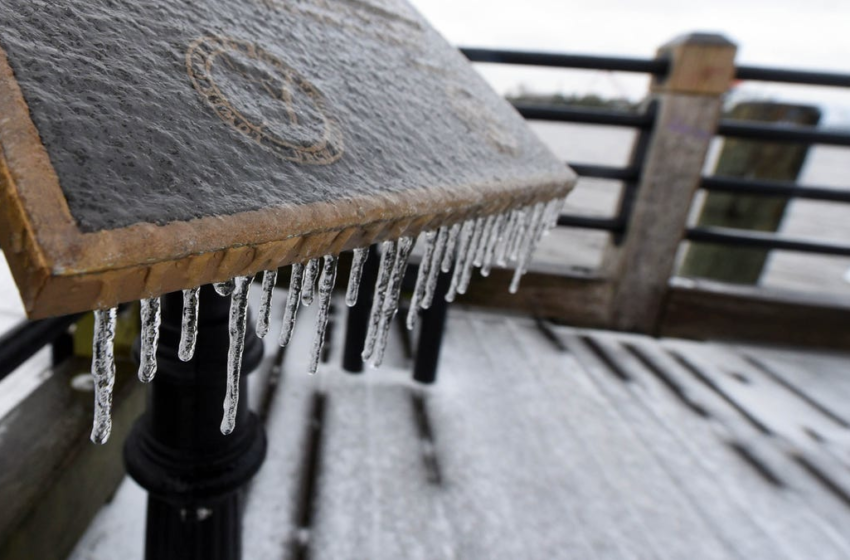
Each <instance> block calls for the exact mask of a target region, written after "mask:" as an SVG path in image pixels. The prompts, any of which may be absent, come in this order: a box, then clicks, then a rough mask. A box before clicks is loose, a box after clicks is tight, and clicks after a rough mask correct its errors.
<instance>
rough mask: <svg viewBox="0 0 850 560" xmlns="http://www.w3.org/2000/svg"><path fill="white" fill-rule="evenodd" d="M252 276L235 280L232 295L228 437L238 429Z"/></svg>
mask: <svg viewBox="0 0 850 560" xmlns="http://www.w3.org/2000/svg"><path fill="white" fill-rule="evenodd" d="M253 279H254V278H253V277H251V276H237V277H236V278H234V279H233V280H234V284H233V293H231V294H230V322H229V330H230V348H229V349H228V350H227V392H226V393H225V395H224V415H223V416H222V418H221V433H223V434H224V435H228V434H230V433H231V432H233V429H234V428H235V427H236V410H237V409H238V407H239V374H240V373H241V371H242V353H243V352H244V350H245V330H246V327H247V324H248V290H250V288H251V281H253Z"/></svg>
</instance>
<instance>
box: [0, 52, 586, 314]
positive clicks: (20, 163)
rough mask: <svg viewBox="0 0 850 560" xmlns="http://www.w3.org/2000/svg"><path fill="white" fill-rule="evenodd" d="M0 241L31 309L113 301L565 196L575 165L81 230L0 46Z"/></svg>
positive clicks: (53, 310) (72, 308)
mask: <svg viewBox="0 0 850 560" xmlns="http://www.w3.org/2000/svg"><path fill="white" fill-rule="evenodd" d="M0 115H2V116H3V118H2V119H0V244H2V247H3V250H4V252H5V254H6V258H7V260H8V261H9V266H10V268H11V270H12V273H13V275H14V277H15V281H16V283H17V285H18V287H19V290H21V296H22V299H23V302H24V305H25V307H26V310H27V314H28V315H29V316H30V318H40V317H45V316H49V315H61V314H65V313H72V312H78V311H86V310H89V309H93V308H108V307H113V306H115V305H116V304H118V303H121V302H127V301H134V300H137V299H140V298H143V297H151V296H156V295H160V294H163V293H167V292H172V291H176V290H179V289H182V288H189V287H193V286H198V285H202V284H208V283H210V282H216V281H222V280H226V279H228V278H231V277H233V276H236V275H246V274H253V273H256V272H259V271H261V270H266V269H270V268H275V267H278V266H284V265H287V264H290V263H293V262H301V261H304V260H306V259H309V258H312V257H315V256H319V255H321V254H327V253H336V252H339V251H344V250H348V249H353V248H355V247H364V246H367V245H369V244H371V243H375V242H377V241H381V240H384V239H389V238H395V237H398V236H400V235H416V234H418V233H419V232H420V231H423V230H426V229H433V228H436V227H439V226H441V225H448V224H452V223H456V222H459V221H462V220H464V219H466V218H467V217H469V216H472V215H476V216H479V215H485V214H493V213H499V212H503V211H505V210H507V209H510V208H515V207H519V206H524V205H527V204H532V203H535V202H540V201H545V200H550V199H552V198H559V197H563V196H566V194H567V193H568V192H569V190H570V189H571V188H572V185H573V184H574V183H575V175H574V174H573V173H572V172H571V171H569V170H566V171H565V172H564V175H563V177H558V178H553V177H551V176H546V175H544V174H541V175H540V176H536V177H529V178H528V180H527V181H526V182H525V183H524V184H518V183H517V182H515V181H510V182H508V181H502V182H489V183H479V184H469V185H444V186H434V187H433V188H428V189H418V190H411V191H405V192H403V193H384V194H382V195H380V196H373V197H360V198H350V199H346V200H336V201H334V202H333V203H325V202H323V203H316V204H309V205H304V206H298V207H294V206H280V207H274V208H269V209H266V210H260V211H254V212H241V213H238V214H233V215H229V216H218V217H208V218H201V219H196V220H191V221H188V222H174V223H170V224H167V225H164V226H158V225H155V224H149V223H145V224H136V225H133V226H130V227H125V228H120V229H114V230H107V231H100V232H96V233H83V232H81V231H80V230H79V228H78V227H77V224H76V223H75V221H74V219H73V217H72V216H71V213H70V210H69V209H68V205H67V202H66V200H65V197H64V194H63V192H62V190H61V187H60V185H59V178H58V177H57V175H56V172H55V170H54V169H53V166H52V165H51V163H50V159H49V157H48V154H47V151H46V150H45V148H44V145H43V144H42V142H41V139H40V137H39V134H38V131H37V130H36V127H35V125H34V124H33V122H32V120H31V118H30V114H29V108H28V107H27V104H26V101H25V99H24V97H23V94H22V92H21V90H20V88H19V86H18V84H17V82H16V81H15V77H14V74H13V71H12V69H11V67H10V66H9V62H8V60H7V58H6V55H5V53H4V52H3V51H2V49H0Z"/></svg>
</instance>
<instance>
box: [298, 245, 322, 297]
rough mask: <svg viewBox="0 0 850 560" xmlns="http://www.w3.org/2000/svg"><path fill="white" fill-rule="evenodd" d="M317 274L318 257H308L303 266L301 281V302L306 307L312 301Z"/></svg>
mask: <svg viewBox="0 0 850 560" xmlns="http://www.w3.org/2000/svg"><path fill="white" fill-rule="evenodd" d="M318 275H319V258H318V257H316V258H315V259H310V260H309V261H308V262H307V266H305V267H304V280H303V282H302V283H301V303H303V304H304V305H306V306H307V307H309V306H310V304H311V303H313V295H314V294H315V292H316V276H318Z"/></svg>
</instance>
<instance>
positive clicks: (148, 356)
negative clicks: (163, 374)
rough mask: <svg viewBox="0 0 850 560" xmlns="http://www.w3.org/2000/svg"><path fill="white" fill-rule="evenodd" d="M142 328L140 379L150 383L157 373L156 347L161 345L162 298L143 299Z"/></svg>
mask: <svg viewBox="0 0 850 560" xmlns="http://www.w3.org/2000/svg"><path fill="white" fill-rule="evenodd" d="M141 308H142V309H141V316H142V329H141V333H140V336H139V338H140V339H141V349H140V351H139V381H141V382H142V383H150V382H151V381H153V377H154V375H156V349H157V346H158V345H159V323H160V320H161V317H160V300H159V298H158V297H155V298H148V299H143V300H142V301H141Z"/></svg>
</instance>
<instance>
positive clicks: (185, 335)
mask: <svg viewBox="0 0 850 560" xmlns="http://www.w3.org/2000/svg"><path fill="white" fill-rule="evenodd" d="M200 292H201V288H190V289H188V290H183V321H182V325H181V328H180V346H179V348H178V349H177V357H178V358H180V359H181V360H182V361H184V362H188V361H189V360H191V359H192V356H194V355H195V342H196V341H197V338H198V298H199V295H200Z"/></svg>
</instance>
